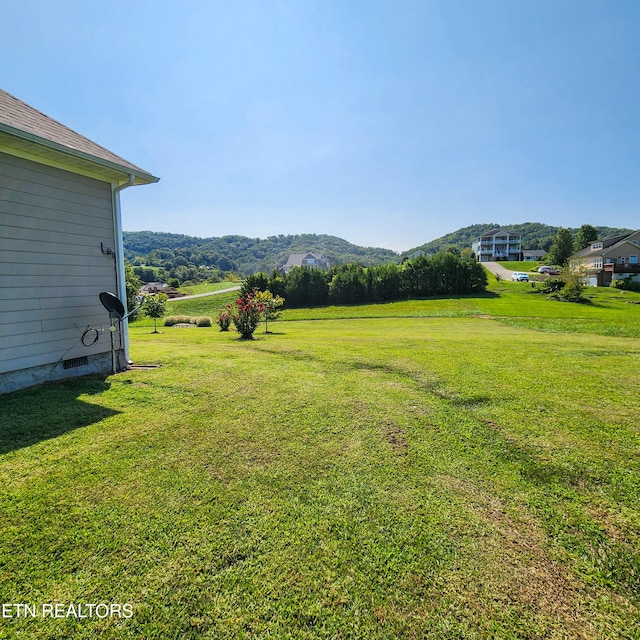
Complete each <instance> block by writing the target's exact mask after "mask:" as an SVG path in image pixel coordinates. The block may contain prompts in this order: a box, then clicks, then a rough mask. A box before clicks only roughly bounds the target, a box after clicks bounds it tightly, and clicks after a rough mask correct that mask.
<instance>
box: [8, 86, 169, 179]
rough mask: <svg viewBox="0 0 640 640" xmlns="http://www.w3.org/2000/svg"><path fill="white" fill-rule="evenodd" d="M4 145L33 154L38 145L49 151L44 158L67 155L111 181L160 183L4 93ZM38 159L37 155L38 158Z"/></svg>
mask: <svg viewBox="0 0 640 640" xmlns="http://www.w3.org/2000/svg"><path fill="white" fill-rule="evenodd" d="M0 134H3V135H2V136H1V138H0V142H5V143H8V144H10V145H11V143H12V142H13V144H15V146H16V147H18V148H21V149H23V150H33V149H34V148H35V145H38V146H40V147H45V148H46V149H47V152H46V153H45V152H41V153H40V155H43V156H44V157H53V156H54V155H56V154H57V155H60V154H67V155H69V156H73V158H74V161H73V162H72V164H74V165H76V166H78V167H80V166H82V164H83V163H84V164H86V163H93V164H97V165H99V166H100V167H101V169H102V170H107V173H109V177H114V175H113V173H114V172H116V173H118V172H119V173H124V174H134V175H135V182H134V184H145V183H149V182H157V181H158V178H156V177H154V176H152V175H151V174H150V173H149V172H148V171H145V170H144V169H142V168H140V167H138V166H136V165H135V164H132V163H131V162H129V161H128V160H125V159H124V158H121V157H120V156H118V155H116V154H115V153H112V152H111V151H109V150H108V149H105V148H104V147H101V146H100V145H99V144H96V143H95V142H93V141H92V140H89V139H88V138H85V137H84V136H82V135H80V134H79V133H76V132H75V131H73V129H70V128H69V127H67V126H65V125H63V124H61V123H60V122H58V121H57V120H54V119H53V118H50V117H49V116H47V115H45V114H44V113H41V112H40V111H38V110H37V109H34V108H33V107H31V106H29V105H28V104H26V103H25V102H22V100H18V98H16V97H14V96H12V95H11V94H9V93H7V92H6V91H4V90H2V89H0ZM36 155H37V154H36Z"/></svg>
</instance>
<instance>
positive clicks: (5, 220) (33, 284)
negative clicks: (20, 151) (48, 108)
mask: <svg viewBox="0 0 640 640" xmlns="http://www.w3.org/2000/svg"><path fill="white" fill-rule="evenodd" d="M101 242H102V243H104V245H105V246H106V247H109V248H114V247H115V241H114V235H113V220H112V202H111V187H110V185H109V184H108V183H105V182H100V181H98V180H94V179H92V178H87V177H84V176H79V175H75V174H72V173H69V172H66V171H63V170H60V169H56V168H53V167H48V166H46V165H41V164H37V163H34V162H31V161H28V160H24V159H22V158H13V157H12V156H9V155H7V154H3V153H0V373H5V372H9V371H16V370H20V369H26V368H30V367H38V366H42V365H47V364H51V365H52V366H55V365H56V363H58V362H60V361H61V359H63V358H64V359H69V358H75V357H79V356H84V355H92V354H96V353H104V352H108V351H110V350H111V337H110V333H109V330H108V327H109V317H108V314H107V312H106V311H105V309H104V308H103V307H102V305H101V304H100V300H99V298H98V295H99V294H100V292H101V291H114V292H115V291H116V290H117V286H116V267H115V261H114V259H113V257H112V256H105V255H104V254H103V253H102V252H101V250H100V243H101ZM87 327H98V328H104V332H103V333H100V337H99V339H98V340H97V342H96V344H95V345H92V346H91V347H86V346H84V345H83V344H82V342H81V338H82V334H83V333H84V332H85V330H86V329H87ZM115 338H116V345H118V344H119V336H118V335H117V334H116V336H115Z"/></svg>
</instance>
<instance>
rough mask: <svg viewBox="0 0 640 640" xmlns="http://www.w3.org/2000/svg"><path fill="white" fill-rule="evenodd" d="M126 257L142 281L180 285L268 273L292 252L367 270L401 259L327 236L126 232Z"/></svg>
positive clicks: (389, 251)
mask: <svg viewBox="0 0 640 640" xmlns="http://www.w3.org/2000/svg"><path fill="white" fill-rule="evenodd" d="M124 249H125V258H126V259H127V260H128V261H129V262H131V263H132V264H133V265H134V266H136V267H138V268H137V269H136V272H137V273H138V275H140V276H141V277H142V278H143V280H145V281H149V280H150V279H159V280H168V279H170V278H176V279H177V280H179V281H180V282H185V281H202V280H206V279H209V278H211V279H215V278H216V277H218V278H221V277H224V275H225V273H226V272H233V273H236V274H238V275H248V274H251V273H255V272H257V271H265V272H267V273H270V272H271V271H272V270H273V269H275V268H276V267H278V266H280V265H282V264H284V263H285V262H286V261H287V258H288V257H289V254H291V253H299V252H303V251H312V252H316V253H321V254H323V255H324V256H325V257H326V258H328V260H329V261H330V262H331V264H334V265H338V264H345V263H349V262H355V263H360V264H362V265H364V266H368V265H372V264H384V263H390V262H397V261H398V258H399V256H398V254H397V253H396V252H395V251H391V250H389V249H380V248H375V247H360V246H357V245H354V244H351V243H350V242H347V241H346V240H343V239H342V238H337V237H335V236H329V235H316V234H303V235H286V236H285V235H278V236H270V237H268V238H264V239H260V238H247V237H245V236H235V235H234V236H223V237H219V238H197V237H193V236H186V235H180V234H174V233H161V232H152V231H125V232H124Z"/></svg>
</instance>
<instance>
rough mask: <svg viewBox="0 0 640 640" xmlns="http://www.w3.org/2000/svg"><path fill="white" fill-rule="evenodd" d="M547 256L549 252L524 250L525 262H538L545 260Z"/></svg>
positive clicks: (523, 257)
mask: <svg viewBox="0 0 640 640" xmlns="http://www.w3.org/2000/svg"><path fill="white" fill-rule="evenodd" d="M546 255H547V252H546V251H545V250H544V249H523V250H522V259H523V260H524V261H525V262H538V261H539V260H544V257H545V256H546Z"/></svg>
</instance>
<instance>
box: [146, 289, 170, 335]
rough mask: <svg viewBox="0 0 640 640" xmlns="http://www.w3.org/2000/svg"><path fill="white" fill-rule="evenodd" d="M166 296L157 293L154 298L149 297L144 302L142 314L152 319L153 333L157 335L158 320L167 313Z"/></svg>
mask: <svg viewBox="0 0 640 640" xmlns="http://www.w3.org/2000/svg"><path fill="white" fill-rule="evenodd" d="M168 299H169V298H168V296H167V295H166V294H164V293H158V294H156V295H155V296H150V297H149V298H147V299H146V300H145V301H144V306H143V309H144V313H145V315H147V316H149V317H150V318H153V333H159V331H158V329H157V323H158V318H162V316H164V314H165V313H166V311H167V300H168Z"/></svg>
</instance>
